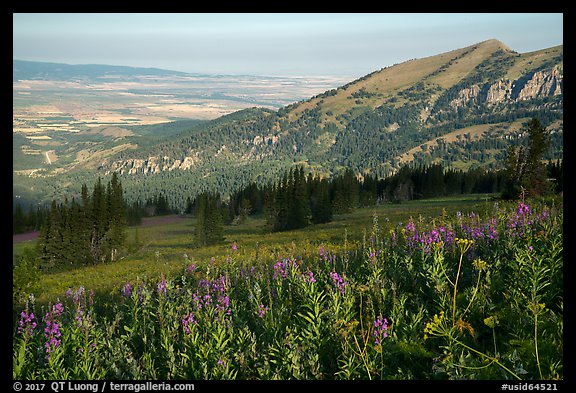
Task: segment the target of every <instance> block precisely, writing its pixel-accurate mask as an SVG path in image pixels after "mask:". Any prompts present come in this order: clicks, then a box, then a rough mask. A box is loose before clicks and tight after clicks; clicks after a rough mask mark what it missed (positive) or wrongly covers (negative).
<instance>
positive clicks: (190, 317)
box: [182, 313, 198, 334]
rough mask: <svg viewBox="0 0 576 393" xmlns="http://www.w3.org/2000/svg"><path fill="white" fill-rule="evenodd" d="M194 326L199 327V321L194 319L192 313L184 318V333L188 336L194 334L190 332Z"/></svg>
mask: <svg viewBox="0 0 576 393" xmlns="http://www.w3.org/2000/svg"><path fill="white" fill-rule="evenodd" d="M192 325H198V321H197V320H196V319H195V318H194V314H192V313H190V314H188V315H185V316H184V318H182V326H183V327H184V333H186V334H190V333H192V332H191V330H190V328H191V327H192Z"/></svg>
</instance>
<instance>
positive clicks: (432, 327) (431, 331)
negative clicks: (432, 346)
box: [424, 311, 444, 340]
mask: <svg viewBox="0 0 576 393" xmlns="http://www.w3.org/2000/svg"><path fill="white" fill-rule="evenodd" d="M443 321H444V311H440V315H438V314H434V317H433V318H432V321H431V322H428V323H426V326H425V327H424V339H425V340H426V339H428V338H429V335H432V336H436V335H439V334H441V330H440V325H441V324H442V322H443Z"/></svg>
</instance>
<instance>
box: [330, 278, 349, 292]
mask: <svg viewBox="0 0 576 393" xmlns="http://www.w3.org/2000/svg"><path fill="white" fill-rule="evenodd" d="M330 278H332V282H333V283H334V285H335V286H336V288H337V289H338V290H339V291H340V293H341V294H342V295H344V292H345V289H344V287H345V286H346V281H344V279H343V278H342V277H340V276H339V275H338V273H336V272H331V273H330Z"/></svg>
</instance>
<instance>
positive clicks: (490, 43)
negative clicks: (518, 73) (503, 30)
mask: <svg viewBox="0 0 576 393" xmlns="http://www.w3.org/2000/svg"><path fill="white" fill-rule="evenodd" d="M478 46H482V47H485V48H487V49H493V50H499V49H502V50H504V51H506V52H513V50H512V49H510V47H509V46H508V45H506V44H505V43H503V42H502V41H500V40H497V39H496V38H490V39H489V40H486V41H482V42H480V43H478Z"/></svg>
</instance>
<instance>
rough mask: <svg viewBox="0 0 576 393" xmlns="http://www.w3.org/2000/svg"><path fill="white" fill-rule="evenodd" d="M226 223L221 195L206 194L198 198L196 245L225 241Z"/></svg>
mask: <svg viewBox="0 0 576 393" xmlns="http://www.w3.org/2000/svg"><path fill="white" fill-rule="evenodd" d="M223 233H224V223H223V219H222V212H221V201H220V196H219V195H211V194H209V193H207V192H204V193H202V194H200V195H198V197H197V198H196V228H195V231H194V244H195V246H197V247H202V246H207V245H210V244H215V243H218V242H221V241H222V240H224V236H223Z"/></svg>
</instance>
